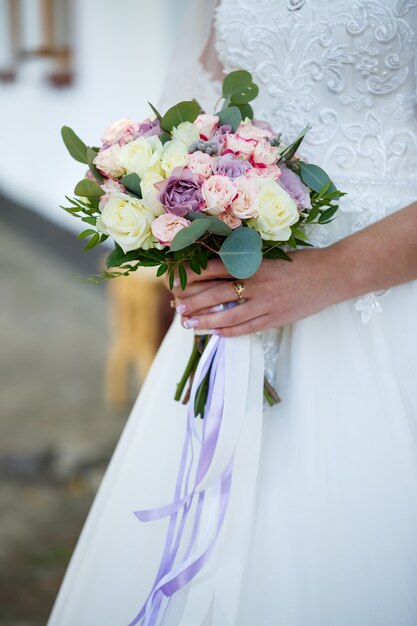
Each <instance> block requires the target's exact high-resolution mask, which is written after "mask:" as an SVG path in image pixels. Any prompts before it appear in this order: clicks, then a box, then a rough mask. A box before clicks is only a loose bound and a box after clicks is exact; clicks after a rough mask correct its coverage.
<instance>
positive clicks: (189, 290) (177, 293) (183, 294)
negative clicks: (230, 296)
mask: <svg viewBox="0 0 417 626" xmlns="http://www.w3.org/2000/svg"><path fill="white" fill-rule="evenodd" d="M221 282H225V281H220V280H204V281H200V282H197V283H192V284H191V285H188V284H187V286H186V288H185V289H184V291H183V290H182V289H181V287H174V288H173V290H172V293H173V295H174V297H175V298H176V299H177V300H179V301H182V300H183V299H184V298H188V297H189V296H194V295H196V294H197V293H200V292H201V291H204V290H205V289H210V288H211V287H214V286H216V285H219V284H220V283H221Z"/></svg>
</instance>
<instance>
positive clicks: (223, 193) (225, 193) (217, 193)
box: [201, 174, 237, 215]
mask: <svg viewBox="0 0 417 626" xmlns="http://www.w3.org/2000/svg"><path fill="white" fill-rule="evenodd" d="M236 191H237V190H236V187H235V185H234V184H233V182H232V181H231V180H230V178H228V177H227V176H222V175H221V174H214V175H213V176H210V178H207V179H206V180H205V181H204V182H203V185H202V187H201V193H202V195H203V198H204V200H205V202H206V207H205V208H203V209H202V210H203V211H205V212H206V213H209V214H210V215H220V213H224V212H225V211H226V208H227V207H228V206H229V204H230V203H231V202H232V200H233V199H234V197H235V196H236Z"/></svg>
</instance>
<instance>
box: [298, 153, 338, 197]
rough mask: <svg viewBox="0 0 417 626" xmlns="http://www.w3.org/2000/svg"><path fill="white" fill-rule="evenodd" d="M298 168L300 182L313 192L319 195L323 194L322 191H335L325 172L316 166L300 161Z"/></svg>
mask: <svg viewBox="0 0 417 626" xmlns="http://www.w3.org/2000/svg"><path fill="white" fill-rule="evenodd" d="M299 166H300V176H301V179H302V181H303V182H304V183H305V184H306V185H307V186H308V187H310V189H312V190H313V191H317V192H318V193H321V194H323V191H324V192H326V191H330V192H332V191H337V190H336V187H335V186H334V184H333V183H332V181H331V180H330V178H329V177H328V175H327V174H326V172H325V171H324V170H323V169H322V168H321V167H319V166H318V165H314V164H313V163H303V161H300V162H299Z"/></svg>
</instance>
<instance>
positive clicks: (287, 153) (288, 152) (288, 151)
mask: <svg viewBox="0 0 417 626" xmlns="http://www.w3.org/2000/svg"><path fill="white" fill-rule="evenodd" d="M311 128H312V127H311V126H310V124H307V126H306V127H305V128H303V130H302V131H301V133H300V134H299V135H297V137H296V138H295V139H294V141H293V142H292V143H290V145H289V146H287V147H286V148H285V150H284V151H283V152H282V153H281V159H286V160H287V161H289V160H290V159H292V157H293V156H294V154H295V153H296V152H297V150H298V148H299V147H300V145H301V142H302V141H303V139H304V137H305V136H306V134H307V133H308V132H309V131H310V130H311Z"/></svg>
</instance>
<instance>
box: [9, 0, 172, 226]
mask: <svg viewBox="0 0 417 626" xmlns="http://www.w3.org/2000/svg"><path fill="white" fill-rule="evenodd" d="M1 1H2V0H0V2H1ZM30 1H32V0H30ZM74 5H75V16H76V19H75V25H74V26H75V28H74V31H75V37H76V40H75V51H76V84H75V85H74V87H71V88H65V89H62V90H57V89H53V88H52V87H49V86H48V85H47V84H45V83H44V82H43V76H44V73H45V72H44V70H45V68H47V67H48V64H49V61H47V60H39V59H37V60H32V61H28V62H25V64H24V66H23V67H22V69H21V72H20V78H19V80H18V81H17V82H16V83H15V84H11V85H1V86H0V141H1V143H0V146H1V147H0V191H1V192H3V193H4V194H6V195H8V196H10V197H12V198H14V199H15V200H17V201H18V202H20V203H22V204H23V205H25V206H27V207H28V208H31V209H33V210H35V211H38V212H40V213H42V214H43V215H44V216H46V217H48V218H50V219H52V220H55V221H58V222H60V223H62V224H64V225H65V226H68V227H70V228H71V227H73V228H75V229H76V230H78V229H79V224H78V221H76V220H74V218H71V217H70V216H68V215H67V214H66V213H65V212H64V211H62V210H61V209H59V208H58V205H59V204H61V203H62V202H63V200H64V195H65V194H67V195H70V194H71V192H72V189H73V187H74V185H75V183H76V182H77V181H78V180H79V179H80V178H82V177H83V175H84V172H85V168H84V166H83V165H82V164H80V163H76V162H75V161H73V160H72V159H71V157H70V156H69V155H68V153H67V152H66V149H65V147H64V145H63V143H62V140H61V137H60V128H61V126H62V125H64V124H66V125H68V126H71V127H73V128H74V130H76V132H77V133H78V134H79V135H80V136H81V137H82V138H83V139H84V141H85V142H86V143H89V144H92V145H94V144H97V143H98V142H99V140H100V136H101V134H102V133H103V131H104V129H105V128H106V126H107V125H108V124H109V123H110V122H112V121H114V120H115V119H117V118H119V117H125V116H130V117H132V118H134V119H137V120H141V119H143V118H145V117H146V116H147V115H148V113H149V109H148V106H147V104H146V101H147V100H150V101H151V102H153V103H157V102H158V98H159V95H160V92H161V89H162V86H163V81H164V75H165V71H166V67H167V64H168V61H169V57H170V54H171V51H172V47H173V44H174V40H175V37H176V26H177V24H178V22H179V20H180V18H181V16H182V12H183V9H184V0H118V2H115V1H114V0H77V2H74ZM0 19H3V16H2V15H1V14H0Z"/></svg>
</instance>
